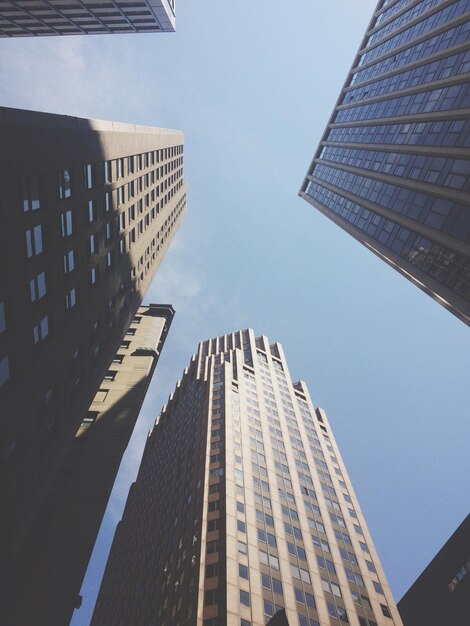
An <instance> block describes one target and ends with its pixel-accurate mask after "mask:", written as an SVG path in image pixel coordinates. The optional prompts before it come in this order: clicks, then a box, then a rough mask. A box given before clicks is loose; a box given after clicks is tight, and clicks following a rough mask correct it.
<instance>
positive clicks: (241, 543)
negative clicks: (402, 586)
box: [91, 330, 401, 626]
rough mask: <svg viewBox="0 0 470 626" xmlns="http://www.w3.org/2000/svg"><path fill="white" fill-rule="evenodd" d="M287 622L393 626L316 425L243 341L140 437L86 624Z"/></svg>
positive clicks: (217, 352) (273, 361)
mask: <svg viewBox="0 0 470 626" xmlns="http://www.w3.org/2000/svg"><path fill="white" fill-rule="evenodd" d="M270 620H272V622H270ZM286 620H287V621H288V624H289V625H290V626H327V625H328V626H330V625H331V626H334V625H338V626H339V625H340V624H345V623H349V624H351V625H352V626H392V625H393V626H401V620H400V617H399V615H398V612H397V610H396V607H395V604H394V601H393V598H392V596H391V593H390V590H389V587H388V584H387V581H386V578H385V575H384V573H383V570H382V567H381V565H380V561H379V559H378V556H377V553H376V551H375V549H374V546H373V543H372V540H371V537H370V534H369V532H368V529H367V526H366V523H365V520H364V517H363V515H362V513H361V510H360V508H359V504H358V502H357V499H356V496H355V494H354V491H353V488H352V485H351V482H350V480H349V477H348V475H347V472H346V469H345V467H344V463H343V461H342V459H341V455H340V453H339V450H338V447H337V445H336V442H335V439H334V436H333V433H332V431H331V428H330V425H329V423H328V419H327V417H326V415H325V412H324V411H323V410H322V409H320V408H318V407H315V406H314V404H313V403H312V400H311V398H310V395H309V392H308V389H307V386H306V385H305V383H304V382H302V381H299V382H295V383H293V382H292V381H291V378H290V375H289V370H288V366H287V362H286V359H285V357H284V353H283V350H282V347H281V346H280V344H278V343H274V344H270V342H269V340H268V339H267V337H264V336H263V337H256V336H255V335H254V333H253V331H252V330H245V331H240V332H236V333H232V334H228V335H225V336H221V337H217V338H215V339H211V340H209V341H203V342H201V343H200V345H199V348H198V352H197V354H196V355H194V356H193V357H192V359H191V362H190V365H189V367H188V368H187V369H186V370H185V371H184V374H183V376H182V378H181V380H180V381H179V382H178V383H177V386H176V389H175V391H174V393H173V394H172V395H171V396H170V398H169V401H168V403H167V404H166V406H165V407H164V408H163V410H162V412H161V414H160V416H159V418H158V419H157V421H156V423H155V426H154V428H153V430H152V431H151V433H150V434H149V437H148V440H147V444H146V448H145V452H144V456H143V460H142V463H141V467H140V470H139V474H138V477H137V480H136V482H135V483H134V484H133V485H132V487H131V489H130V492H129V497H128V500H127V504H126V508H125V511H124V514H123V519H122V521H121V522H120V523H119V525H118V527H117V530H116V534H115V537H114V541H113V546H112V549H111V553H110V557H109V560H108V563H107V566H106V571H105V574H104V578H103V583H102V586H101V589H100V593H99V596H98V600H97V604H96V607H95V611H94V615H93V618H92V622H91V624H92V626H108V625H109V624H113V626H121V625H122V626H124V625H128V624H153V623H154V624H159V626H170V625H171V626H183V625H184V626H191V625H194V626H196V625H197V626H262V625H263V626H264V625H265V624H267V623H268V622H270V623H272V624H273V626H274V624H279V625H283V626H284V625H285V624H286Z"/></svg>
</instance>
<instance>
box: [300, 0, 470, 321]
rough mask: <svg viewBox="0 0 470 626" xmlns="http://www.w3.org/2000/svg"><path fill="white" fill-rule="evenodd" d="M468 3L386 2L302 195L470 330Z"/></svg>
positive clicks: (456, 0) (433, 0)
mask: <svg viewBox="0 0 470 626" xmlns="http://www.w3.org/2000/svg"><path fill="white" fill-rule="evenodd" d="M469 79H470V0H454V1H449V0H417V1H416V0H395V1H394V0H380V2H379V3H378V6H377V9H376V11H375V13H374V15H373V17H372V20H371V22H370V24H369V27H368V29H367V32H366V35H365V37H364V39H363V41H362V43H361V46H360V50H359V52H358V54H357V56H356V58H355V60H354V63H353V66H352V69H351V71H350V73H349V75H348V78H347V80H346V83H345V86H344V87H343V90H342V92H341V94H340V97H339V100H338V102H337V104H336V107H335V109H334V111H333V114H332V116H331V118H330V120H329V123H328V126H327V128H326V130H325V133H324V135H323V137H322V139H321V142H320V145H319V146H318V148H317V151H316V153H315V156H314V159H313V161H312V163H311V165H310V168H309V170H308V173H307V176H306V178H305V180H304V182H303V185H302V188H301V191H300V195H301V196H302V197H303V198H304V199H305V200H307V201H308V202H309V203H310V204H312V205H313V206H314V207H315V208H317V209H319V210H320V211H321V212H322V213H324V214H325V215H326V216H327V217H329V218H330V219H331V220H333V221H334V222H335V223H336V224H338V225H339V226H341V227H342V228H343V229H344V230H346V231H347V232H348V233H349V234H351V235H352V236H353V237H355V238H356V239H358V240H359V241H360V242H361V243H363V244H364V245H366V246H367V247H368V248H369V249H370V250H372V251H373V252H375V253H376V254H377V255H378V256H380V257H381V258H382V259H383V260H385V261H386V262H388V263H389V264H390V265H392V266H393V267H395V269H397V270H398V271H400V272H401V273H402V274H403V275H404V276H406V277H407V278H408V279H410V280H411V281H412V282H414V283H415V284H416V285H417V286H419V287H420V288H421V289H423V290H424V291H425V292H426V293H428V294H429V295H431V296H432V297H433V298H435V299H436V300H437V301H438V302H440V303H441V304H442V305H444V306H445V307H446V308H448V309H449V310H450V311H452V313H454V314H455V315H457V316H458V317H459V318H460V319H462V320H463V321H465V322H466V323H467V324H470V207H469V205H470V84H469Z"/></svg>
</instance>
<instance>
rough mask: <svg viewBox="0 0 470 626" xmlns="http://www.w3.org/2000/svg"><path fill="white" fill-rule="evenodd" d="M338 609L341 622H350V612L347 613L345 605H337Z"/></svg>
mask: <svg viewBox="0 0 470 626" xmlns="http://www.w3.org/2000/svg"><path fill="white" fill-rule="evenodd" d="M336 611H337V613H338V617H339V620H340V621H341V622H346V623H347V624H349V620H348V614H347V613H346V609H345V608H344V607H343V606H338V605H337V606H336Z"/></svg>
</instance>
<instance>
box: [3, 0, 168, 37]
mask: <svg viewBox="0 0 470 626" xmlns="http://www.w3.org/2000/svg"><path fill="white" fill-rule="evenodd" d="M174 30H175V0H144V1H143V2H135V1H134V0H130V1H126V2H123V1H122V0H116V1H114V0H109V1H108V2H99V3H97V2H93V0H84V1H83V2H78V1H76V0H48V1H47V2H46V0H30V1H29V0H23V1H21V2H13V1H10V0H1V1H0V37H44V36H51V35H52V36H54V35H107V34H119V33H159V32H172V31H174Z"/></svg>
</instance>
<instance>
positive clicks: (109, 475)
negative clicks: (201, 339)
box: [15, 305, 174, 626]
mask: <svg viewBox="0 0 470 626" xmlns="http://www.w3.org/2000/svg"><path fill="white" fill-rule="evenodd" d="M173 315H174V311H173V308H172V307H171V306H169V305H149V306H142V307H140V308H139V310H138V312H137V315H136V316H135V317H134V319H133V321H132V323H131V325H130V327H129V329H128V331H127V333H126V335H125V337H124V339H123V341H122V343H121V346H120V348H119V350H118V352H117V353H116V355H115V357H114V359H113V362H112V364H111V366H110V369H109V370H108V373H107V375H106V376H105V378H104V380H103V382H102V384H101V386H100V389H99V390H98V392H97V394H96V396H95V398H94V400H93V402H92V404H91V406H90V409H89V411H88V413H87V416H86V417H85V419H84V420H83V422H82V424H81V426H80V429H79V431H78V432H77V435H76V437H75V440H74V442H73V444H72V446H71V448H70V450H69V452H68V454H67V456H66V458H65V461H64V463H63V465H62V467H61V468H60V470H59V472H58V473H57V477H56V480H55V481H54V485H53V487H52V489H51V491H50V493H49V495H48V497H47V500H46V502H45V504H44V506H43V508H42V510H41V512H40V514H39V516H38V520H37V522H36V523H35V525H34V528H33V531H32V532H31V533H30V534H29V537H28V542H27V544H26V546H25V547H24V549H23V551H22V554H23V556H24V561H25V562H24V567H21V566H20V567H21V580H23V581H24V584H22V585H21V586H20V587H19V588H18V597H19V598H24V597H27V598H29V600H28V602H27V603H24V602H23V603H21V602H18V604H19V607H18V611H19V613H20V615H18V617H17V621H16V622H15V624H16V625H17V626H21V625H24V626H29V625H30V624H33V623H34V624H35V625H36V626H67V625H68V624H69V623H70V620H71V618H72V614H73V611H74V609H75V608H78V607H79V606H80V603H81V599H80V596H79V592H80V588H81V585H82V582H83V578H84V576H85V572H86V568H87V566H88V562H89V559H90V557H91V553H92V551H93V547H94V544H95V541H96V537H97V535H98V531H99V528H100V525H101V522H102V519H103V516H104V513H105V510H106V506H107V504H108V501H109V497H110V495H111V491H112V488H113V484H114V481H115V479H116V475H117V473H118V470H119V466H120V463H121V459H122V457H123V454H124V452H125V450H126V448H127V445H128V443H129V440H130V437H131V435H132V432H133V429H134V426H135V423H136V421H137V418H138V415H139V412H140V409H141V406H142V403H143V401H144V399H145V395H146V392H147V389H148V386H149V384H150V382H151V380H152V376H153V373H154V371H155V367H156V365H157V362H158V358H159V356H160V353H161V350H162V348H163V345H164V342H165V339H166V336H167V333H168V330H169V327H170V325H171V322H172V319H173Z"/></svg>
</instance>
